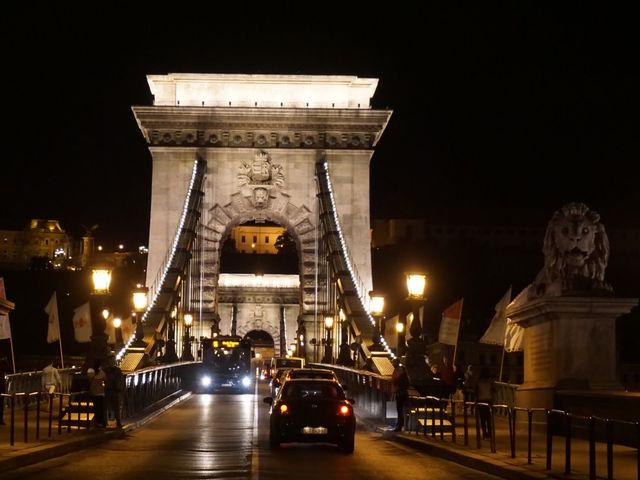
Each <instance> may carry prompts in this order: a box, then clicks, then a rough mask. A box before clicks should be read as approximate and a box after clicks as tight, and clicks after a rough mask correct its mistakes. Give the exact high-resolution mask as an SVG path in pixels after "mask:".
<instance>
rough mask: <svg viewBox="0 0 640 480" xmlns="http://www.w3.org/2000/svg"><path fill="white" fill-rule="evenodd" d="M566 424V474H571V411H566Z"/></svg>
mask: <svg viewBox="0 0 640 480" xmlns="http://www.w3.org/2000/svg"><path fill="white" fill-rule="evenodd" d="M564 425H565V427H564V428H565V444H564V473H565V475H569V474H570V473H571V414H570V413H569V412H565V417H564Z"/></svg>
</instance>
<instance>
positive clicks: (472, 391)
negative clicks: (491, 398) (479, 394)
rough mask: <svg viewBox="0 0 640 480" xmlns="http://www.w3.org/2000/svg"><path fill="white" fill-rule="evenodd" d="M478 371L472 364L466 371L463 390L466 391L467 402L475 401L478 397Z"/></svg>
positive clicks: (465, 399)
mask: <svg viewBox="0 0 640 480" xmlns="http://www.w3.org/2000/svg"><path fill="white" fill-rule="evenodd" d="M476 384H477V379H476V372H475V371H474V370H473V366H472V365H467V369H466V370H465V371H464V380H463V382H462V392H463V393H464V401H465V402H473V401H475V399H476V386H477V385H476Z"/></svg>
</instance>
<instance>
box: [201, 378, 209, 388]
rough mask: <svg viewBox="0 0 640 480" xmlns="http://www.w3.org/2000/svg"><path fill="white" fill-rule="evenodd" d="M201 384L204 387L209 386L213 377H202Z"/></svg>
mask: <svg viewBox="0 0 640 480" xmlns="http://www.w3.org/2000/svg"><path fill="white" fill-rule="evenodd" d="M200 384H201V385H202V386H203V387H208V386H210V385H211V377H207V376H204V377H202V378H201V379H200Z"/></svg>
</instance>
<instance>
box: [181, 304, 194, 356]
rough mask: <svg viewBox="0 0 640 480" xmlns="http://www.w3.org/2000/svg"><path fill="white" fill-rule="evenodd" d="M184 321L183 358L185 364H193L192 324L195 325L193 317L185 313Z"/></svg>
mask: <svg viewBox="0 0 640 480" xmlns="http://www.w3.org/2000/svg"><path fill="white" fill-rule="evenodd" d="M183 321H184V337H183V339H182V357H181V358H180V359H181V360H182V361H183V362H193V353H192V352H191V324H192V323H193V315H191V314H190V313H185V314H184V317H183Z"/></svg>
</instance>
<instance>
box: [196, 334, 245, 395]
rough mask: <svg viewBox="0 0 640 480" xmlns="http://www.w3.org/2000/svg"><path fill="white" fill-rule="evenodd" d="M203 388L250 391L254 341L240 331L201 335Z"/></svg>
mask: <svg viewBox="0 0 640 480" xmlns="http://www.w3.org/2000/svg"><path fill="white" fill-rule="evenodd" d="M199 377H200V391H201V392H214V391H221V390H230V391H238V392H249V391H250V389H251V386H252V385H253V381H252V372H251V341H250V340H249V339H243V338H242V337H240V336H238V335H218V336H217V337H214V338H206V337H205V338H203V339H202V364H201V365H200V375H199Z"/></svg>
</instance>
